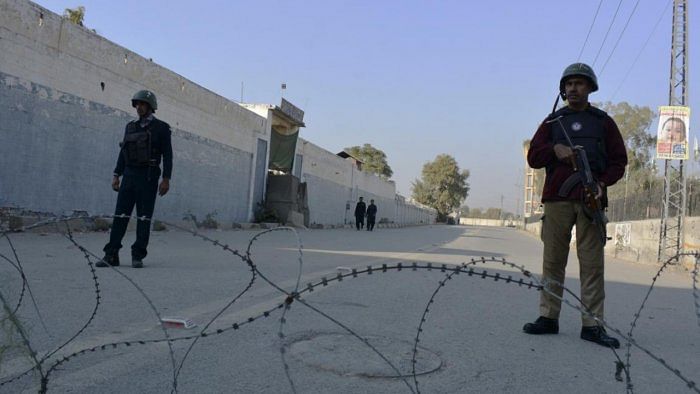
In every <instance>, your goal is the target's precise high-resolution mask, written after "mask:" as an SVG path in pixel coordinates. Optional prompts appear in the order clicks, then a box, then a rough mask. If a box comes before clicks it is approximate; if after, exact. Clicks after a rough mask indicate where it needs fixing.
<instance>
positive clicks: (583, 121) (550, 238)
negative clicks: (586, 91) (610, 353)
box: [523, 63, 627, 346]
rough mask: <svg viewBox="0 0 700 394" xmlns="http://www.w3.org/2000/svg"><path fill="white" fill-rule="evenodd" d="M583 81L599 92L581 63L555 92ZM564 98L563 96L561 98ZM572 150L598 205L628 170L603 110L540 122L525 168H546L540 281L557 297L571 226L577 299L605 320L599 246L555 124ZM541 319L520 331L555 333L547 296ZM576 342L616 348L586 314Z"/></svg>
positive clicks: (554, 304) (556, 302)
mask: <svg viewBox="0 0 700 394" xmlns="http://www.w3.org/2000/svg"><path fill="white" fill-rule="evenodd" d="M574 76H578V77H585V78H587V79H588V80H589V82H591V85H592V91H596V90H597V89H598V86H597V79H596V77H595V74H594V73H593V70H592V69H591V68H590V67H589V66H587V65H585V64H582V63H575V64H573V65H571V66H569V67H567V69H566V70H565V71H564V74H563V76H562V78H561V81H560V89H562V91H563V85H564V82H565V81H566V79H567V78H569V77H574ZM562 94H563V93H562ZM556 118H559V121H561V124H562V125H563V126H564V127H565V128H566V132H567V133H568V134H569V137H570V138H571V140H572V143H573V144H574V145H579V146H581V147H583V149H584V150H585V152H586V155H587V157H588V163H589V165H590V168H591V172H592V173H593V175H594V177H595V179H596V181H598V184H599V185H600V186H601V189H602V190H603V197H602V201H601V202H602V204H603V206H605V205H606V203H607V201H606V198H605V195H606V194H605V189H606V187H608V186H611V185H613V184H614V183H615V182H617V181H618V180H619V179H620V178H622V176H623V174H624V171H625V166H626V165H627V152H626V148H625V145H624V141H623V139H622V135H621V134H620V131H619V129H618V128H617V125H616V124H615V121H614V120H613V119H612V118H611V117H610V116H608V114H607V113H605V112H604V111H602V110H600V109H598V108H595V107H592V106H591V105H590V104H587V105H586V107H585V109H583V110H581V111H576V110H574V109H572V108H570V107H564V108H562V109H560V110H559V111H557V112H554V113H553V114H551V115H550V116H548V117H547V119H545V121H544V122H543V123H542V124H541V125H540V127H539V128H538V130H537V132H536V133H535V135H534V137H533V138H532V141H531V143H530V149H529V150H528V155H527V159H528V164H529V165H530V167H532V168H545V169H546V178H545V185H544V188H543V191H542V202H543V203H544V216H543V220H542V233H541V238H542V241H543V243H544V251H543V259H542V260H543V268H542V271H543V274H542V275H543V279H544V281H545V283H546V282H548V281H550V284H549V285H548V286H549V290H550V291H552V292H553V293H554V294H556V295H557V296H558V297H561V296H562V294H563V289H562V288H561V286H558V285H553V284H551V281H555V282H558V283H562V284H563V283H564V279H565V274H566V273H565V270H566V264H567V260H568V255H569V244H570V241H571V230H572V228H573V226H576V252H577V256H578V260H579V265H580V278H581V300H582V302H583V305H584V306H585V308H587V309H588V310H589V311H590V312H591V313H592V314H593V316H595V317H597V318H599V319H602V318H603V316H604V300H605V289H604V254H603V247H604V243H603V242H602V241H601V236H600V233H599V230H598V228H597V226H596V225H595V224H594V223H593V221H592V219H591V213H590V212H588V211H587V208H586V207H585V204H583V187H582V184H581V182H580V181H579V180H580V176H579V175H578V174H577V173H576V172H575V171H574V168H573V166H572V165H571V163H569V162H567V161H562V160H559V159H558V158H557V156H556V154H555V152H554V146H555V145H557V144H562V145H565V146H569V143H568V142H567V140H566V137H565V136H564V133H563V131H562V129H561V125H560V123H559V121H553V120H555V119H556ZM539 309H540V318H538V319H537V320H536V321H535V322H534V323H528V324H526V325H525V326H524V327H523V330H524V331H525V332H527V333H529V334H556V333H558V331H559V326H558V319H559V313H560V311H561V300H560V299H558V298H557V297H555V296H553V295H551V294H550V293H548V292H546V291H542V292H540V306H539ZM581 319H582V331H581V338H582V339H587V340H591V341H593V342H596V343H599V344H602V345H606V346H619V342H618V341H617V340H616V339H615V338H612V337H609V336H607V334H606V333H605V330H604V329H603V328H602V327H600V326H599V325H598V324H597V322H596V320H595V319H594V318H593V317H591V316H589V315H588V314H582V316H581Z"/></svg>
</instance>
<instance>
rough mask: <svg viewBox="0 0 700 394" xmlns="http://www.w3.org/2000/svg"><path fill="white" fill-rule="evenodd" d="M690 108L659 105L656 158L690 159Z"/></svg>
mask: <svg viewBox="0 0 700 394" xmlns="http://www.w3.org/2000/svg"><path fill="white" fill-rule="evenodd" d="M689 125H690V108H688V107H681V106H663V107H659V128H658V131H657V134H656V158H657V159H670V160H688V152H689V151H690V145H689V136H688V134H689Z"/></svg>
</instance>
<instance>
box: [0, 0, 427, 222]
mask: <svg viewBox="0 0 700 394" xmlns="http://www.w3.org/2000/svg"><path fill="white" fill-rule="evenodd" d="M141 89H149V90H151V91H153V92H155V93H156V95H157V97H158V107H159V108H158V111H157V112H156V116H157V117H158V118H159V119H162V120H164V121H166V122H168V123H169V124H170V125H171V127H172V131H173V150H174V153H175V157H174V166H173V178H172V181H171V190H170V192H169V193H168V195H167V196H165V197H164V198H162V199H160V198H159V199H158V202H157V204H156V213H155V215H156V216H157V217H161V218H164V219H170V220H172V219H181V218H182V217H183V216H185V215H187V214H194V215H195V216H196V217H197V218H198V219H202V218H204V217H205V216H206V215H208V214H214V215H215V219H216V220H217V221H219V222H221V223H228V222H231V221H233V222H244V221H249V220H251V219H252V218H253V203H252V200H253V198H252V196H253V184H254V181H255V179H256V178H258V177H260V176H266V172H267V168H265V169H264V170H258V172H260V173H259V174H256V168H255V165H254V163H255V162H256V155H257V149H256V146H257V141H258V139H262V140H265V141H268V151H267V152H266V153H265V154H266V158H265V160H264V162H265V163H267V162H268V159H267V157H268V155H269V140H270V128H271V123H272V115H271V111H270V108H272V106H269V105H252V106H248V107H249V108H250V109H248V108H244V107H243V106H242V105H239V104H238V103H235V102H233V101H230V100H228V99H226V98H224V97H221V96H219V95H217V94H215V93H213V92H211V91H209V90H207V89H205V88H203V87H201V86H198V85H196V84H195V83H193V82H191V81H189V80H187V79H185V78H183V77H182V76H180V75H178V74H176V73H174V72H172V71H170V70H168V69H165V68H164V67H161V66H160V65H158V64H156V63H154V62H153V61H151V60H150V59H146V58H144V57H142V56H139V55H138V54H136V53H134V52H132V51H130V50H128V49H126V48H123V47H121V46H119V45H116V44H114V43H112V42H110V41H108V40H106V39H105V38H103V37H100V36H99V35H97V34H95V33H93V32H91V31H89V30H87V29H85V28H82V27H79V26H76V25H74V24H72V23H70V22H69V21H67V20H66V19H64V18H62V17H60V16H59V15H56V14H54V13H52V12H50V11H49V10H47V9H44V8H42V7H40V6H38V5H36V4H34V3H31V2H27V1H23V0H2V1H0V149H2V151H1V152H0V153H1V154H0V207H14V208H20V209H26V210H30V211H40V212H51V213H54V214H63V213H67V212H66V211H72V210H81V211H87V212H88V213H90V214H98V215H99V214H108V213H111V212H112V211H113V209H114V204H115V200H116V194H115V193H114V192H112V191H111V187H110V181H111V177H112V170H113V169H114V165H115V162H116V159H117V154H118V142H119V141H120V140H121V139H122V136H123V133H124V126H125V124H126V123H127V122H128V121H130V120H132V119H134V117H135V111H134V109H133V108H131V97H132V95H133V94H134V92H136V91H137V90H141ZM297 153H298V154H300V155H302V156H303V157H304V159H303V165H302V181H306V182H308V184H309V188H308V191H309V207H310V211H311V222H312V223H319V224H343V223H351V222H352V221H354V218H353V217H352V213H353V212H352V210H353V209H354V204H355V202H356V201H357V197H359V196H364V197H365V199H366V200H367V201H369V200H370V199H374V200H375V201H376V203H377V205H378V207H379V215H378V216H379V217H378V219H385V220H387V221H390V222H401V221H403V222H404V223H421V222H423V223H429V222H433V221H434V211H433V210H431V209H427V208H425V207H422V206H420V205H417V204H411V203H408V202H405V201H403V200H400V199H399V198H398V197H397V195H396V190H395V189H396V188H395V185H394V183H393V182H387V181H384V180H382V179H380V178H379V177H376V176H373V175H370V174H367V173H363V172H360V171H358V170H357V169H356V168H355V167H354V166H353V165H352V164H351V163H349V162H347V161H345V160H344V159H342V158H340V157H338V156H336V155H335V154H333V153H331V152H328V151H326V150H324V149H322V148H320V147H318V146H316V145H314V144H311V143H310V142H308V141H304V140H300V142H299V143H298V144H297ZM348 203H349V204H350V205H351V208H350V211H346V209H345V207H346V204H348ZM431 215H432V216H431Z"/></svg>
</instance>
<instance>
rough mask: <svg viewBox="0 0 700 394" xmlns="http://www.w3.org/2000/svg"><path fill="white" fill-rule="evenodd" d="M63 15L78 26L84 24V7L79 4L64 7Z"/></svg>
mask: <svg viewBox="0 0 700 394" xmlns="http://www.w3.org/2000/svg"><path fill="white" fill-rule="evenodd" d="M63 16H64V17H65V18H68V20H69V21H71V22H72V23H74V24H76V25H78V26H84V25H83V19H84V18H85V7H83V6H82V5H81V6H78V7H75V8H66V10H65V11H64V12H63Z"/></svg>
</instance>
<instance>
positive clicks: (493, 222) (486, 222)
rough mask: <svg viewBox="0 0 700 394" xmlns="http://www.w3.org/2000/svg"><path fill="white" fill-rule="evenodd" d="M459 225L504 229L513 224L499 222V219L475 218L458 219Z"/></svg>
mask: <svg viewBox="0 0 700 394" xmlns="http://www.w3.org/2000/svg"><path fill="white" fill-rule="evenodd" d="M459 224H463V225H467V226H490V227H504V226H507V225H512V224H514V222H513V221H512V220H501V219H476V218H459Z"/></svg>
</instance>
